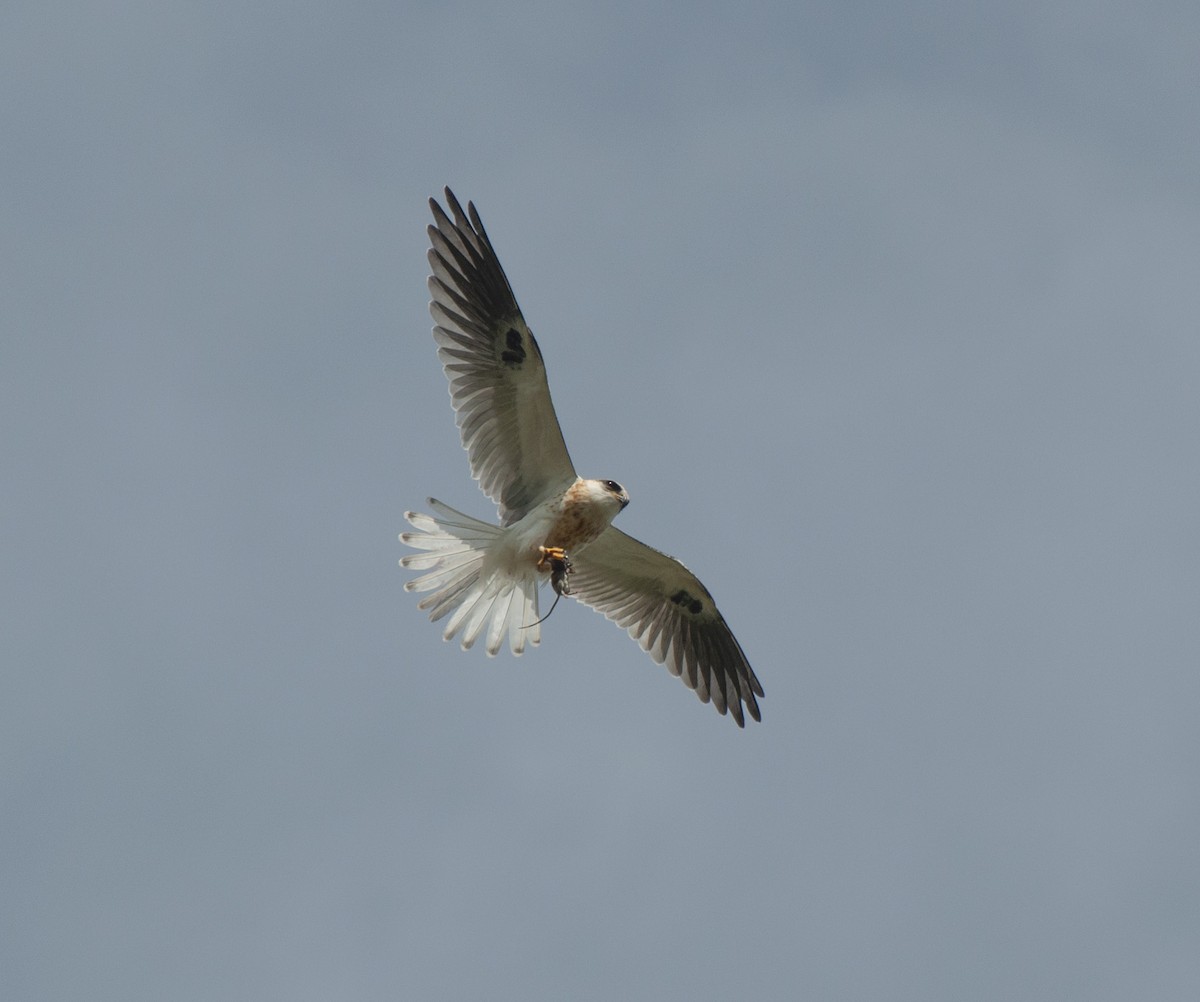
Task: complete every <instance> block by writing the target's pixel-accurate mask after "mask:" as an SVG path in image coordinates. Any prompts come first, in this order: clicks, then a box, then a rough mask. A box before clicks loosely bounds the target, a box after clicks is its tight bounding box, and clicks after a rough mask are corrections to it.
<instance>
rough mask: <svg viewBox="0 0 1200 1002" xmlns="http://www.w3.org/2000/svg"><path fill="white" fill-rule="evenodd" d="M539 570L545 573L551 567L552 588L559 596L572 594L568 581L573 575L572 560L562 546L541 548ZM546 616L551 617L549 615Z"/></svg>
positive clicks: (539, 550)
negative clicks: (547, 567) (571, 574)
mask: <svg viewBox="0 0 1200 1002" xmlns="http://www.w3.org/2000/svg"><path fill="white" fill-rule="evenodd" d="M538 552H539V553H540V554H541V556H540V557H538V564H537V565H538V570H539V571H544V570H545V569H546V565H547V564H549V565H550V586H551V587H552V588H553V589H554V594H555V595H558V596H562V595H570V594H571V583H570V582H569V581H568V580H567V578H568V576H569V575H570V573H571V570H572V567H571V558H570V557H568V556H567V551H566V550H564V549H563V548H562V547H561V546H539V547H538ZM546 615H549V613H547V614H546Z"/></svg>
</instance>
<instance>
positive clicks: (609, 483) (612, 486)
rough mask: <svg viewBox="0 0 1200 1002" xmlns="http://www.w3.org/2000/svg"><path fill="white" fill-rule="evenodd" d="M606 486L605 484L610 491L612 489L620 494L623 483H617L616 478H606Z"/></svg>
mask: <svg viewBox="0 0 1200 1002" xmlns="http://www.w3.org/2000/svg"><path fill="white" fill-rule="evenodd" d="M604 486H605V487H607V488H608V489H609V490H610V491H612V492H613V493H614V494H620V493H621V485H620V484H619V483H617V482H616V481H615V480H606V481H604Z"/></svg>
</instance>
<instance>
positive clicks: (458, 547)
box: [400, 498, 542, 657]
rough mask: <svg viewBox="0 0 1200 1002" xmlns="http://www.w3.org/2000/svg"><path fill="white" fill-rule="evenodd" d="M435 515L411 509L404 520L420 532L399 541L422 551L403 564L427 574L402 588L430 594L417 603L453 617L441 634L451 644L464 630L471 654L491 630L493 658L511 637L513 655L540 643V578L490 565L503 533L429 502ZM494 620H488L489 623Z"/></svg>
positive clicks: (488, 645) (432, 613)
mask: <svg viewBox="0 0 1200 1002" xmlns="http://www.w3.org/2000/svg"><path fill="white" fill-rule="evenodd" d="M428 503H429V506H430V507H431V508H432V509H433V511H434V513H435V514H434V515H425V514H422V513H421V512H412V511H408V512H405V513H404V517H405V518H406V519H408V521H409V523H410V524H411V525H412V526H413V528H414V529H417V530H419V531H418V532H402V533H401V534H400V541H401V542H402V543H404V544H406V545H407V546H411V547H413V548H414V549H416V550H421V551H423V552H421V553H410V554H409V555H408V556H406V557H403V558H402V559H401V560H400V566H401V567H406V568H409V569H411V570H423V571H427V572H428V573H426V574H422V575H421V576H420V577H417V578H413V579H412V580H411V581H408V582H407V583H406V584H405V585H404V589H405V591H427V592H431V593H432V594H429V595H426V596H425V597H424V598H423V599H421V601H420V602H419V603H418V606H417V607H418V608H419V609H427V610H429V618H430V619H432V620H434V621H437V620H439V619H441V618H442V617H444V616H446V615H449V616H450V618H449V620H447V622H446V628H445V630H444V631H443V633H442V638H443V639H444V640H452V639H453V638H454V636H455V635H456V634H458V633H459V631H461V632H462V648H463V650H464V651H465V650H469V649H470V648H471V647H472V646H474V644H475V641H476V640H478V639H479V635H480V634H481V633H482V632H483V629H484V626H485V625H486V626H487V635H486V639H485V641H484V649H485V650H486V651H487V653H488V656H489V657H491V656H494V655H495V654H496V653H497V652H498V651H499V650H500V647H501V646H502V645H503V643H504V635H505V634H506V633H507V634H508V645H509V649H510V650H511V651H512V652H513V654H514V655H520V654H523V653H524V652H525V644H526V642H528V643H531V644H538V643H540V642H541V639H542V631H541V628H540V627H539V626H536V625H534V626H530V624H535V623H537V620H538V588H537V586H538V580H537V577H536V574H535V573H534V572H532V571H531V572H530V573H528V574H524V575H522V574H514V573H512V572H511V571H510V570H508V569H506V568H505V569H502V568H497V567H494V566H489V562H488V559H487V558H488V553H489V550H490V549H491V548H492V547H493V546H494V545H495V544H496V543H497V542H498V541H499V539H500V537H501V536H502V534H503V532H504V530H503V529H502V528H501V527H500V526H496V525H489V524H488V523H487V522H481V521H479V520H478V519H475V518H472V517H471V516H470V515H464V514H463V513H462V512H459V511H455V510H454V509H453V508H451V507H449V506H448V505H444V504H442V502H440V501H438V500H436V499H434V498H429V499H428ZM489 621H490V622H489Z"/></svg>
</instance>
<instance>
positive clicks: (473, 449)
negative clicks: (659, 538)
mask: <svg viewBox="0 0 1200 1002" xmlns="http://www.w3.org/2000/svg"><path fill="white" fill-rule="evenodd" d="M445 194H446V205H447V207H448V208H449V213H450V214H449V215H447V212H446V210H444V209H443V208H442V207H441V205H439V204H438V202H437V201H436V200H435V199H432V198H431V199H430V200H429V208H430V209H431V210H432V212H433V219H434V225H432V226H430V227H429V240H430V244H431V247H430V250H429V264H430V266H431V268H432V270H433V274H432V275H430V277H429V289H430V292H431V293H432V295H433V299H432V301H431V302H430V304H429V312H430V313H431V314H432V315H433V321H434V328H433V339H434V341H435V342H436V343H437V349H438V358H439V359H440V360H441V362H442V368H443V369H444V370H445V373H446V378H447V379H448V380H449V381H450V399H451V403H452V404H453V406H454V411H455V414H456V415H457V421H458V428H459V432H460V434H461V436H462V443H463V447H464V448H465V449H466V450H467V455H468V458H469V460H470V464H471V475H472V476H473V477H474V478H475V479H476V480H478V481H479V486H480V489H481V490H482V491H483V492H484V494H486V495H487V496H488V497H489V498H491V499H492V500H493V501H494V502H496V505H497V507H498V509H499V519H500V524H499V525H493V524H491V523H490V522H482V521H479V520H478V519H475V518H472V517H471V516H469V515H464V514H462V513H461V512H458V511H455V510H454V509H453V508H450V507H449V506H447V505H445V504H442V502H440V501H437V500H436V499H434V498H429V499H428V504H429V507H430V508H432V510H433V514H432V515H426V514H421V513H418V512H411V511H410V512H405V518H407V519H408V521H409V523H411V525H412V526H413V528H414V529H416V530H417V531H416V532H405V533H402V534H401V536H400V540H401V542H403V543H406V544H407V545H408V546H411V547H413V548H414V549H416V550H418V551H420V552H418V553H413V554H409V555H408V556H406V557H404V558H403V559H402V560H401V561H400V564H401V566H403V567H407V568H410V569H413V570H422V571H425V572H426V573H424V574H422V575H421V576H420V577H418V578H414V579H412V580H410V581H408V582H407V583H406V584H405V586H404V587H405V589H406V590H407V591H418V592H432V594H430V595H426V596H425V597H424V598H423V599H422V600H421V601H420V603H419V604H418V608H420V609H424V610H428V611H429V618H430V619H432V620H435V621H436V620H439V619H442V618H443V617H445V616H449V617H450V618H449V619H448V620H447V622H446V626H445V630H444V632H443V639H445V640H451V639H453V638H454V637H455V636H456V635H458V634H459V633H461V635H462V648H463V650H468V649H469V648H471V647H472V646H473V645H474V643H475V641H476V640H477V639H478V638H479V636H480V634H481V633H482V632H483V630H484V628H485V626H486V628H487V634H486V640H485V643H484V647H485V649H486V650H487V653H488V655H489V656H490V655H495V654H496V653H497V652H498V651H499V650H500V647H501V646H502V644H503V643H504V637H505V634H507V635H508V642H509V648H510V650H511V651H512V653H513V654H514V655H520V654H522V653H524V651H525V644H526V642H527V641H528V642H529V643H530V644H538V643H540V641H541V623H542V622H543V618H540V617H539V615H538V589H539V587H540V586H541V585H543V584H545V583H546V582H547V581H548V582H549V583H550V586H551V588H552V589H553V591H554V593H555V599H554V601H555V604H557V602H558V600H559V598H561V597H562V596H563V595H570V596H573V597H574V598H576V599H578V600H579V601H580V602H582V603H583V604H584V605H588V606H591V607H592V608H593V609H595V610H597V611H598V612H601V613H603V614H604V615H605V616H607V617H608V618H609V619H611V620H612V621H613V622H614V623H616V624H617V625H618V626H620V627H622V628H623V629H625V630H627V631H628V633H629V635H630V636H631V637H632V638H633V639H634V640H636V641H637V642H638V643H639V644H641V646H642V649H643V650H645V651H646V652H647V653H648V654H649V655H650V656H651V657H652V658H653V659H654V660H655V661H656V662H658V663H659V664H663V665H666V667H667V669H668V670H669V671H670V672H671V674H672V675H676V676H678V677H679V678H681V679H682V680H683V681H684V683H685V684H686V685H687V686H688V687H689V688H690V689H693V690H694V691H695V693H696V695H697V696H699V697H700V699H701V700H702V701H703V702H705V703H708V702H711V703H712V704H713V706H715V707H716V709H717V711H718V712H719V713H722V714H724V713H726V712H728V713H730V714H731V715H732V716H733V719H734V720H735V721H737V724H738V726H739V727H744V726H745V715H744V713H743V706H744V707H745V712H746V713H749V714H750V716H751V717H753V718H754V719H755V720H761V719H762V716H761V714H760V712H759V709H758V701H757V700H756V698H755V697H756V696H761V695H762V694H763V690H762V685H760V684H759V681H758V679H757V678H756V677H755V675H754V671H753V670H752V669H751V668H750V663H749V662H748V661H747V660H746V655H745V654H744V653H743V651H742V648H741V645H740V644H739V643H738V642H737V638H735V637H734V635H733V633H732V631H731V630H730V629H729V627H728V626H727V625H726V623H725V619H724V617H723V616H722V615H721V613H720V612H718V611H717V607H716V604H715V603H714V602H713V598H712V595H710V594H709V592H708V589H707V588H705V587H704V585H702V584H701V583H700V581H699V579H698V578H697V577H696V576H695V575H694V574H692V572H691V571H689V570H688V569H687V568H686V567H684V566H683V564H681V563H680V562H679V561H678V560H676V559H675V558H674V557H669V556H667V555H666V554H665V553H660V552H659V551H658V550H656V549H654V548H653V547H650V546H647V545H646V544H645V543H640V542H638V541H637V540H636V539H634V538H633V537H632V536H628V535H626V534H625V533H623V532H622V531H621V530H620V529H617V528H615V527H614V526H613V525H612V521H613V519H614V518H615V517H616V516H617V515H618V514H619V513H620V512H621V511H622V509H624V507H625V506H626V505H627V504H629V495H628V493H626V491H625V489H624V488H623V487H622V486H621V485H620V484H619V483H617V482H616V481H615V480H586V479H583V478H582V477H580V476H578V475H577V474H576V472H575V467H574V465H573V464H572V462H571V457H570V456H569V455H568V454H567V446H566V443H565V442H564V441H563V435H562V431H561V430H560V429H559V426H558V418H557V417H556V416H555V414H554V405H553V404H552V403H551V401H550V387H549V384H548V383H547V381H546V368H545V365H544V364H543V362H542V353H541V350H540V349H539V348H538V343H537V341H535V340H534V338H533V333H532V332H531V331H530V329H529V326H528V325H527V324H526V323H525V319H524V317H523V316H522V315H521V310H520V308H519V307H518V306H517V300H516V298H515V297H514V296H513V292H512V289H511V287H510V286H509V284H508V278H507V277H506V276H505V274H504V269H503V268H501V267H500V261H499V259H498V258H497V257H496V252H495V251H494V250H493V249H492V243H491V241H490V240H489V239H488V235H487V233H486V231H485V230H484V228H483V223H482V222H481V221H480V219H479V213H478V212H476V211H475V206H474V204H473V203H471V202H468V203H467V211H466V212H464V211H463V209H462V206H461V205H460V204H459V202H458V199H456V198H455V197H454V193H453V192H451V191H450V189H449V188H447V189H446V190H445ZM553 609H554V606H553V605H552V606H551V611H553ZM548 615H549V613H547V616H548Z"/></svg>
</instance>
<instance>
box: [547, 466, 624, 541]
mask: <svg viewBox="0 0 1200 1002" xmlns="http://www.w3.org/2000/svg"><path fill="white" fill-rule="evenodd" d="M611 521H612V519H611V518H609V517H608V513H607V512H605V510H604V509H603V508H602V507H601V506H600V505H598V504H596V503H595V501H593V500H592V498H591V497H590V495H589V493H588V488H587V485H586V484H584V483H576V484H573V485H572V486H571V487H570V488H569V489H568V490H567V493H566V494H565V495H563V502H562V512H561V513H560V514H559V516H558V520H557V521H556V522H555V523H554V525H553V526H551V528H550V531H549V532H548V533H547V534H546V541H545V543H544V544H543V545H545V546H561V547H562V548H563V549H564V550H566V551H567V553H568V554H571V553H578V552H579V551H580V550H581V549H583V548H584V547H585V546H587V544H588V543H590V542H591V541H592V540H593V539H595V538H596V537H597V536H599V535H600V533H602V532H603V531H604V530H605V529H607V528H608V525H609V523H610V522H611Z"/></svg>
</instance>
